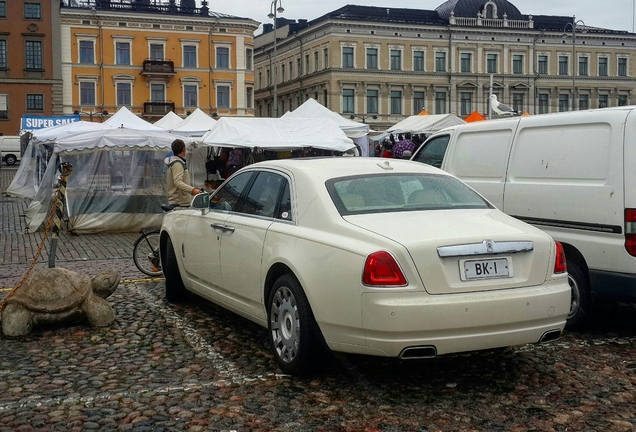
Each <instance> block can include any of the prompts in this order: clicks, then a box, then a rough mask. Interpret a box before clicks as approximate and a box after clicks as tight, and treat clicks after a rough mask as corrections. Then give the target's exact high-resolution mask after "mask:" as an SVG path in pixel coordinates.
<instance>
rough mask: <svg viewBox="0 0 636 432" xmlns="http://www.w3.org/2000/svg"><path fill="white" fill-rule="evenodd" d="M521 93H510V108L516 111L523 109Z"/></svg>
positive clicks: (519, 111)
mask: <svg viewBox="0 0 636 432" xmlns="http://www.w3.org/2000/svg"><path fill="white" fill-rule="evenodd" d="M523 105H524V104H523V93H513V94H512V109H514V110H515V111H517V112H518V113H522V112H523V111H524V109H523Z"/></svg>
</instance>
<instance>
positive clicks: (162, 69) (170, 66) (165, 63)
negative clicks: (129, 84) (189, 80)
mask: <svg viewBox="0 0 636 432" xmlns="http://www.w3.org/2000/svg"><path fill="white" fill-rule="evenodd" d="M141 74H142V75H175V71H174V62H173V61H172V60H144V66H143V69H142V71H141Z"/></svg>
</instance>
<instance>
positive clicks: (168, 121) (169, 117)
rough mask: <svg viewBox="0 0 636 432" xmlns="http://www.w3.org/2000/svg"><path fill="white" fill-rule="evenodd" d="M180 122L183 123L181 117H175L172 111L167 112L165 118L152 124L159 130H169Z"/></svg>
mask: <svg viewBox="0 0 636 432" xmlns="http://www.w3.org/2000/svg"><path fill="white" fill-rule="evenodd" d="M182 121H183V119H182V118H181V117H179V116H178V115H176V114H175V113H174V111H168V114H166V115H165V116H163V117H161V118H160V119H159V120H157V121H156V122H154V123H153V124H154V125H155V126H159V127H160V128H163V129H167V130H170V129H172V128H173V127H174V126H176V125H178V124H179V123H181V122H182Z"/></svg>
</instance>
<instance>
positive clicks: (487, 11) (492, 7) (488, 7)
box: [483, 1, 497, 19]
mask: <svg viewBox="0 0 636 432" xmlns="http://www.w3.org/2000/svg"><path fill="white" fill-rule="evenodd" d="M483 16H484V17H486V19H495V18H497V5H496V4H495V3H494V2H493V1H488V2H486V4H485V5H484V11H483Z"/></svg>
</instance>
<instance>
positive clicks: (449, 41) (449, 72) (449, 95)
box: [448, 25, 454, 112]
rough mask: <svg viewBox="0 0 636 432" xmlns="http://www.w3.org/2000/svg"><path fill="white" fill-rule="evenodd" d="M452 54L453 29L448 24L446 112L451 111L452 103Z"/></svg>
mask: <svg viewBox="0 0 636 432" xmlns="http://www.w3.org/2000/svg"><path fill="white" fill-rule="evenodd" d="M452 55H453V30H452V29H451V26H450V25H448V88H449V90H450V91H449V92H448V112H452V110H451V105H452V99H453V91H454V89H453V69H452V66H453V61H452V59H451V56H452Z"/></svg>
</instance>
